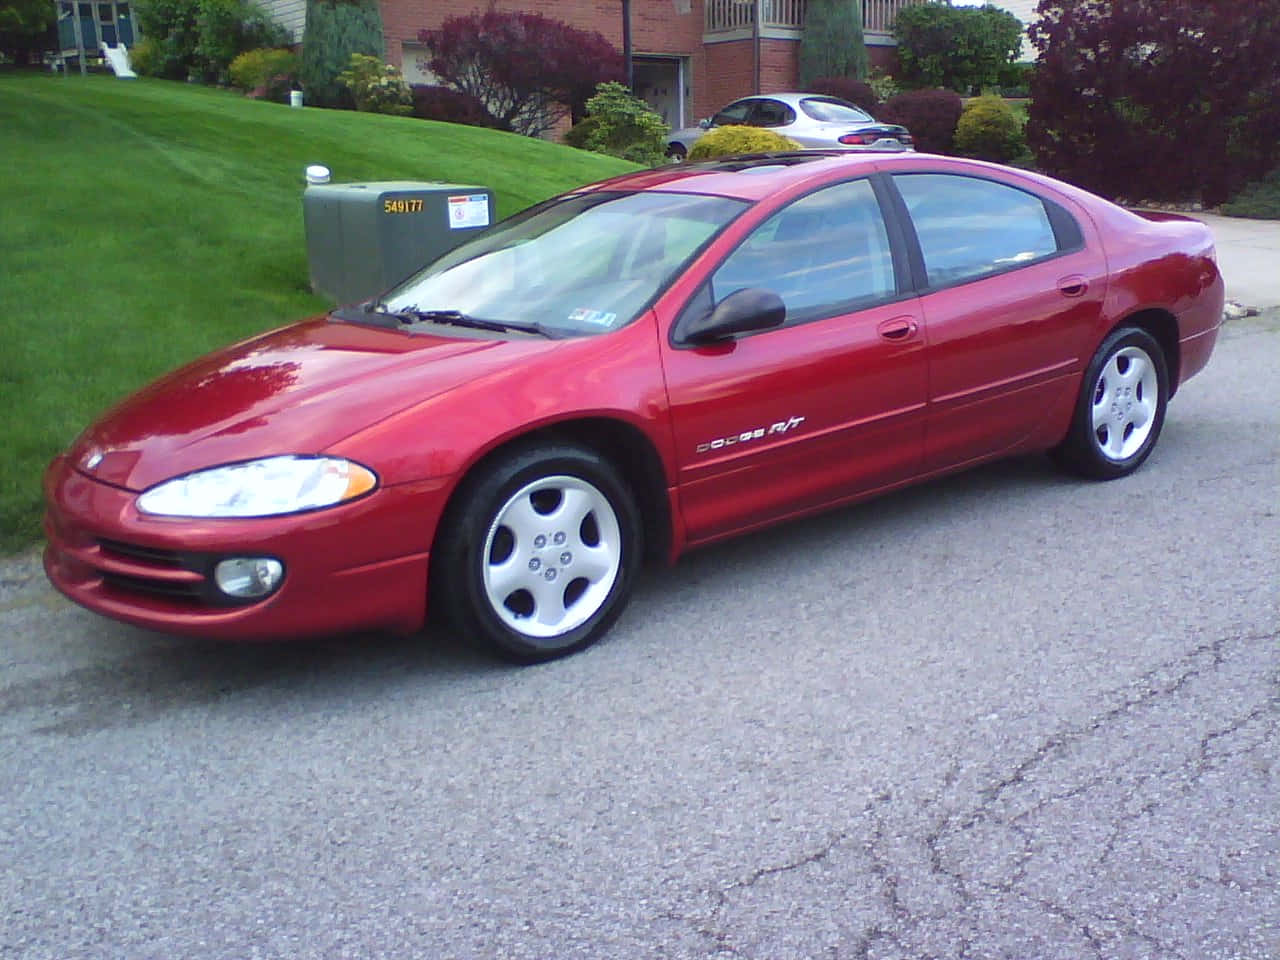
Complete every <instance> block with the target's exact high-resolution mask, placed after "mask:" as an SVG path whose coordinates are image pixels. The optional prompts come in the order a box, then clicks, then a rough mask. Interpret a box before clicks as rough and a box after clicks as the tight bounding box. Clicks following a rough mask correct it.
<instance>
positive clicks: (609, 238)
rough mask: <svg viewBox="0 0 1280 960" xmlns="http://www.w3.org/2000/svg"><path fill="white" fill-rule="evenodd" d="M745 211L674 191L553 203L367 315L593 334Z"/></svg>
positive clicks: (623, 316)
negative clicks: (453, 315)
mask: <svg viewBox="0 0 1280 960" xmlns="http://www.w3.org/2000/svg"><path fill="white" fill-rule="evenodd" d="M746 208H747V204H746V202H745V201H742V200H733V199H730V198H727V197H713V196H697V195H690V194H676V193H657V192H646V193H588V194H579V195H575V196H569V197H563V198H560V199H558V200H553V201H550V202H548V203H545V204H542V205H540V206H538V207H534V208H532V209H531V210H527V211H525V212H524V213H521V214H518V215H517V216H514V217H511V218H510V219H508V220H505V221H503V222H502V223H500V224H498V225H497V226H495V227H493V228H492V229H491V230H489V231H487V232H485V233H484V234H483V235H481V236H479V237H476V238H475V239H474V240H472V241H470V242H468V243H464V244H463V245H462V246H460V247H458V248H457V249H455V250H452V251H450V252H449V253H446V254H445V255H444V256H442V257H441V258H440V259H438V260H436V261H435V262H434V263H432V264H431V265H430V266H428V267H427V268H426V269H425V270H423V271H422V272H420V273H418V274H416V275H414V276H413V277H410V278H409V279H408V280H406V281H405V282H404V283H402V284H401V285H400V286H398V287H396V288H395V289H393V290H392V291H390V292H389V293H388V294H387V295H386V297H385V298H384V299H383V301H382V302H381V303H380V304H379V305H378V306H377V308H376V309H379V310H386V311H387V312H389V313H414V312H433V311H445V312H448V311H456V312H457V313H461V314H465V315H466V316H468V317H474V318H476V319H479V320H490V321H494V322H498V323H511V324H534V325H539V326H541V327H544V328H546V329H548V330H551V331H553V332H556V333H560V334H564V335H581V334H591V333H603V332H606V331H608V330H613V329H617V328H618V327H621V326H624V325H625V324H627V323H629V322H630V321H631V320H633V319H634V318H635V317H636V316H637V315H639V313H640V312H641V311H642V310H644V309H645V308H646V307H647V306H648V305H649V303H650V302H652V300H653V299H654V298H655V297H656V296H657V295H658V294H659V293H660V292H661V291H662V290H664V289H666V287H667V286H668V285H669V284H670V283H671V282H672V280H674V279H675V276H676V274H677V272H678V271H679V269H680V268H681V266H682V265H683V264H684V263H685V261H686V260H688V259H689V258H690V257H691V256H693V254H694V253H696V252H697V251H698V250H699V249H700V248H701V247H702V246H703V245H704V244H705V243H707V242H708V241H709V240H710V239H711V238H712V237H713V236H714V235H715V234H716V233H717V232H719V231H720V230H721V229H722V228H723V227H724V226H725V225H727V224H728V223H729V222H730V221H731V220H733V219H734V218H735V217H736V216H738V214H740V213H741V212H742V211H743V210H745V209H746Z"/></svg>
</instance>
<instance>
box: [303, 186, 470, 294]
mask: <svg viewBox="0 0 1280 960" xmlns="http://www.w3.org/2000/svg"><path fill="white" fill-rule="evenodd" d="M493 217H494V204H493V191H492V190H490V189H489V188H488V187H474V186H465V185H462V184H456V183H415V182H412V181H407V180H390V181H383V182H379V183H333V184H328V183H326V184H312V185H310V186H308V187H307V188H306V190H305V191H304V192H303V194H302V219H303V223H304V225H305V227H306V234H307V262H308V265H309V267H310V272H311V289H313V290H319V291H321V292H323V293H327V294H328V295H329V296H331V297H333V298H335V299H336V300H337V301H338V302H339V303H357V302H359V301H361V300H367V299H369V298H370V297H373V296H375V295H377V294H379V293H382V292H383V291H384V290H387V289H389V288H390V287H392V286H394V285H395V284H397V283H399V282H400V281H401V280H403V279H404V278H405V277H407V276H409V274H411V273H413V272H414V271H416V270H418V269H420V268H421V267H423V266H424V265H425V264H427V263H428V262H430V261H431V260H434V259H435V258H436V257H438V256H440V255H441V254H443V253H445V252H447V251H449V250H452V249H453V248H454V247H456V246H457V245H458V244H460V243H462V242H463V241H464V240H466V239H468V238H469V237H474V236H475V235H476V234H477V233H479V232H480V231H482V230H484V229H485V228H486V227H488V226H489V225H490V224H491V223H492V222H493Z"/></svg>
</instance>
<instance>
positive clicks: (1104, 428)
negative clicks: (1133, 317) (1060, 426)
mask: <svg viewBox="0 0 1280 960" xmlns="http://www.w3.org/2000/svg"><path fill="white" fill-rule="evenodd" d="M1168 392H1169V373H1168V364H1167V363H1166V361H1165V356H1164V351H1163V350H1161V349H1160V344H1158V343H1157V342H1156V340H1155V338H1154V337H1152V336H1151V335H1150V334H1149V333H1147V332H1146V331H1145V330H1142V329H1139V328H1137V327H1121V328H1120V329H1118V330H1115V331H1113V332H1112V333H1111V334H1110V335H1109V336H1108V337H1107V338H1106V339H1105V340H1103V341H1102V345H1101V346H1100V347H1099V348H1098V351H1097V353H1095V354H1094V357H1093V360H1091V361H1090V363H1089V368H1088V369H1087V370H1086V371H1085V375H1084V381H1083V383H1082V384H1081V387H1080V396H1079V399H1078V400H1077V402H1076V410H1075V416H1074V419H1073V420H1072V423H1071V429H1070V430H1069V431H1068V433H1067V437H1066V439H1065V440H1064V441H1063V442H1062V445H1061V446H1059V447H1058V448H1057V450H1055V451H1054V453H1055V458H1056V459H1057V460H1058V461H1059V462H1060V463H1061V464H1063V465H1064V466H1066V467H1067V468H1069V469H1071V470H1074V471H1075V472H1077V473H1080V474H1082V475H1083V476H1086V477H1090V478H1093V479H1097V480H1114V479H1115V478H1117V477H1123V476H1126V475H1127V474H1130V473H1132V472H1133V471H1134V470H1137V469H1138V467H1140V466H1141V465H1142V462H1143V461H1144V460H1146V459H1147V457H1148V456H1149V455H1150V453H1151V451H1152V450H1153V449H1154V448H1155V445H1156V440H1157V439H1159V437H1160V429H1161V427H1162V426H1163V425H1164V414H1165V405H1166V402H1167V398H1168Z"/></svg>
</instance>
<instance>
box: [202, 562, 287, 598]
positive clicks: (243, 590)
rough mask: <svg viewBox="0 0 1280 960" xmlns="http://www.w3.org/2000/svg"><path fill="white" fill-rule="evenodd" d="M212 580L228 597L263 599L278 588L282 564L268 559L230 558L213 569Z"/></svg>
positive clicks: (281, 576) (282, 569)
mask: <svg viewBox="0 0 1280 960" xmlns="http://www.w3.org/2000/svg"><path fill="white" fill-rule="evenodd" d="M213 579H214V581H215V582H216V583H217V584H218V589H219V590H221V591H222V592H223V593H225V594H226V595H227V596H229V597H238V598H240V599H253V598H256V597H265V596H266V595H267V594H269V593H271V592H272V591H274V590H275V589H276V587H278V586H280V581H281V580H283V579H284V564H282V563H281V562H280V561H279V560H273V559H271V558H270V557H232V558H231V559H229V560H223V561H222V562H220V563H219V564H218V565H217V566H216V567H214V568H213Z"/></svg>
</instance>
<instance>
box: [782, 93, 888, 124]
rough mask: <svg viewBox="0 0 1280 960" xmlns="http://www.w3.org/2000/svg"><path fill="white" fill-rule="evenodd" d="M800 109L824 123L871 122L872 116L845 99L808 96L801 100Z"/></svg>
mask: <svg viewBox="0 0 1280 960" xmlns="http://www.w3.org/2000/svg"><path fill="white" fill-rule="evenodd" d="M800 109H801V110H803V111H804V112H805V114H806V115H807V116H809V117H811V118H812V119H814V120H818V121H820V122H822V123H869V122H872V119H873V118H872V116H871V114H869V113H863V112H862V111H861V110H859V109H858V108H857V107H855V106H854V105H853V104H851V103H845V102H844V101H843V100H830V99H827V98H818V97H807V98H806V99H804V100H801V101H800Z"/></svg>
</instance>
